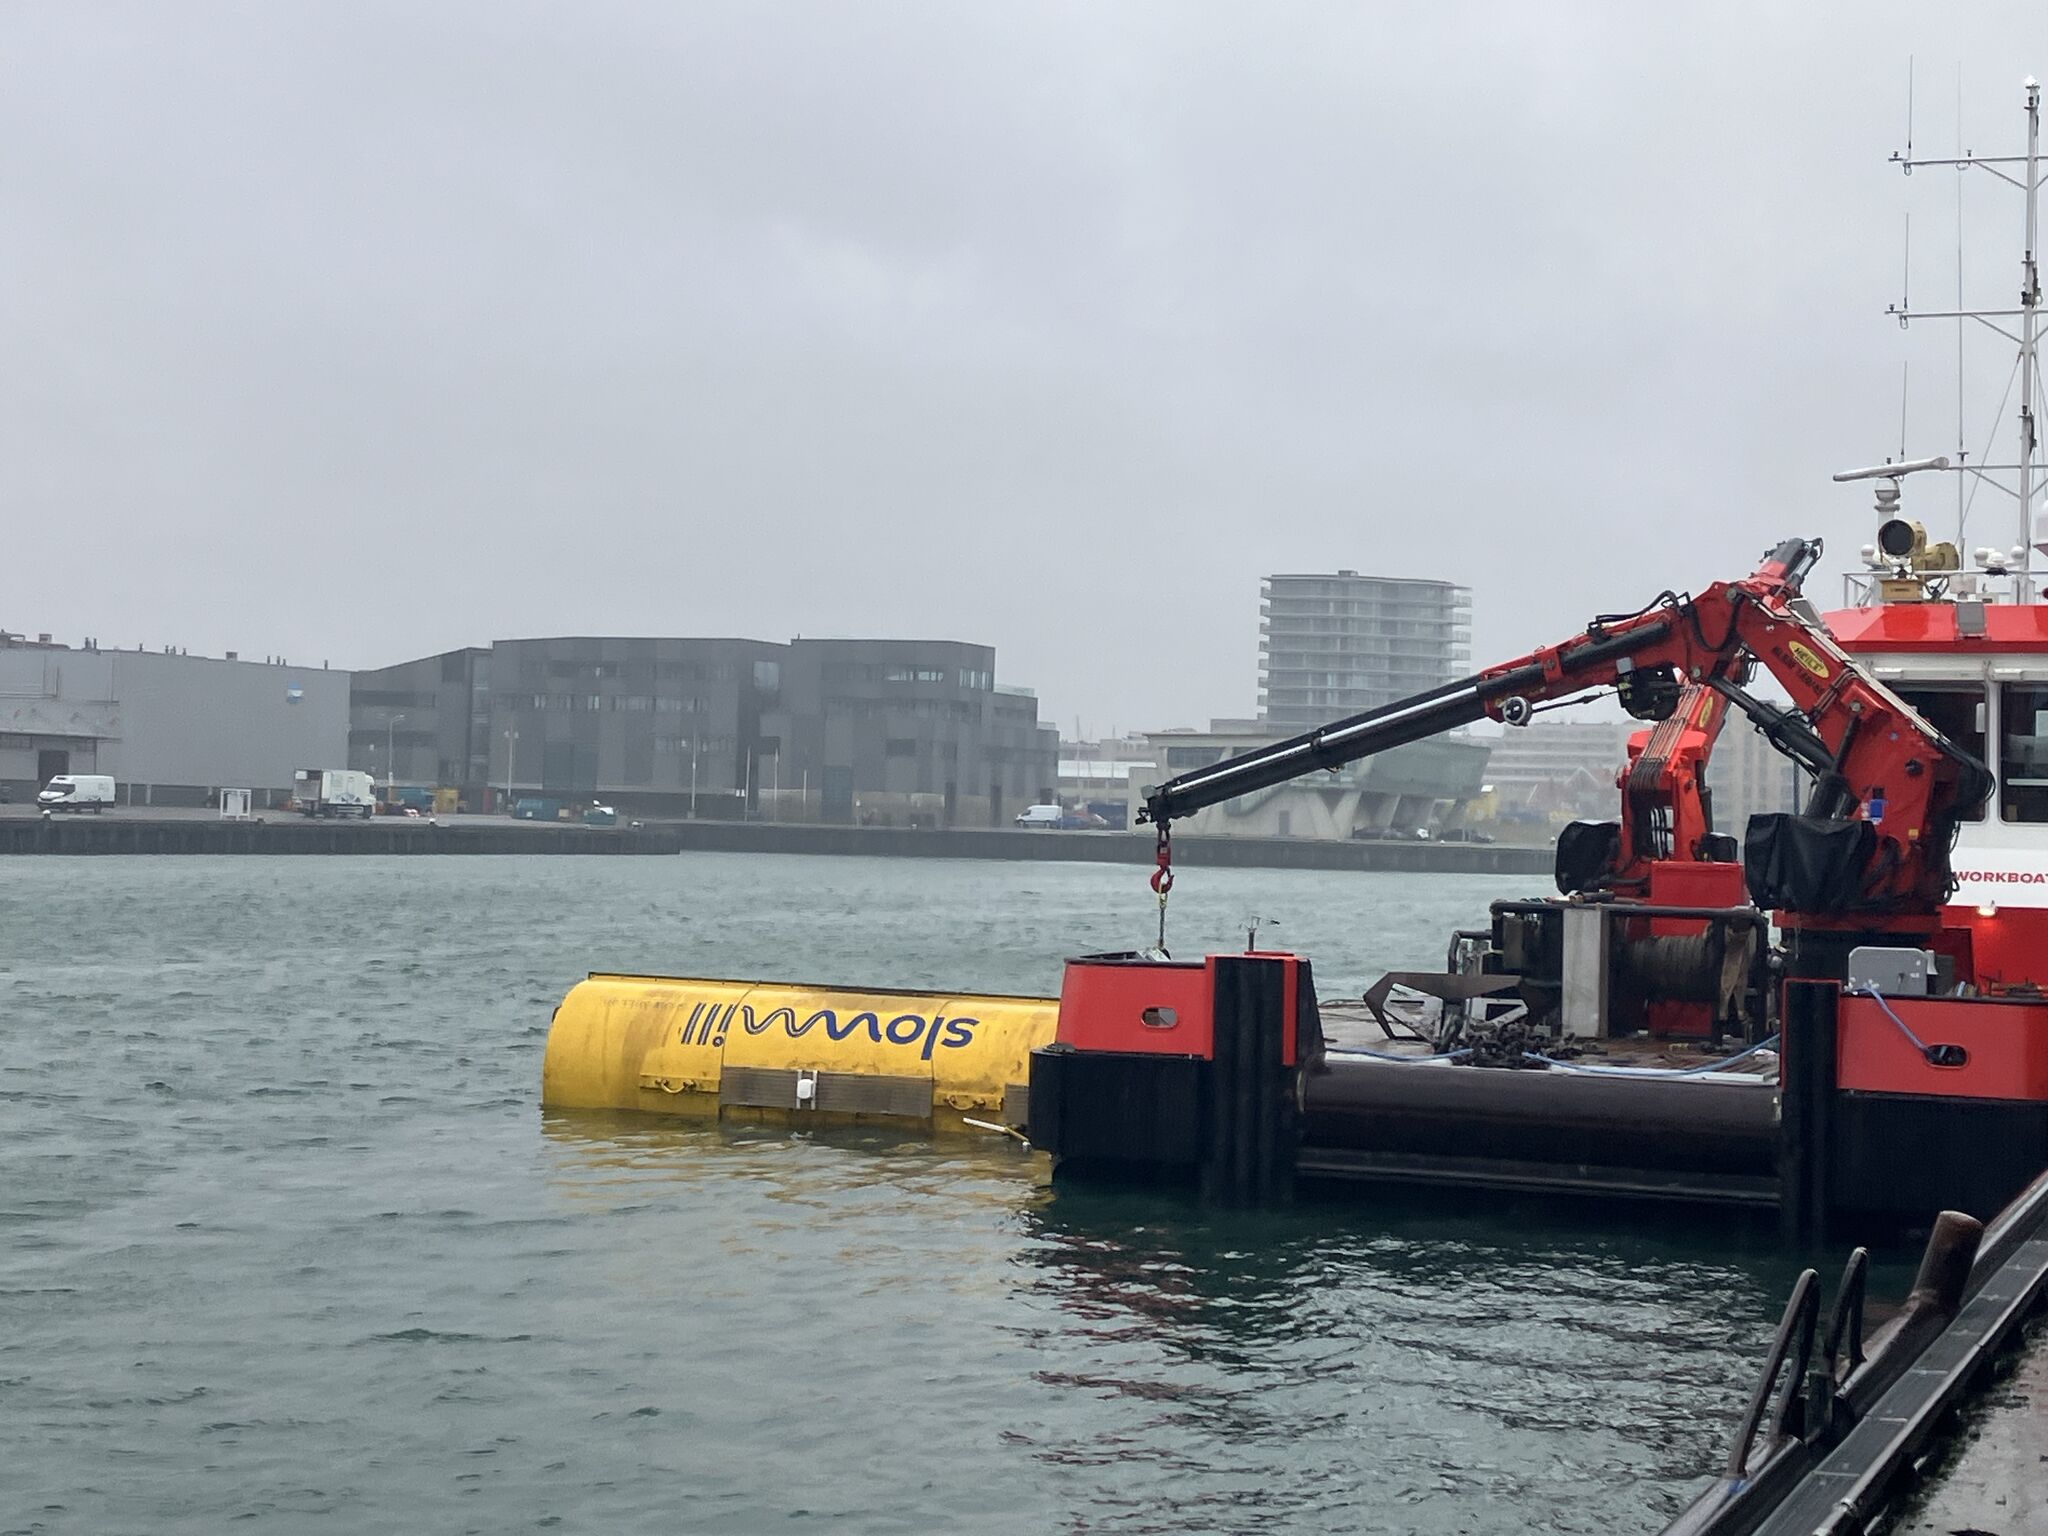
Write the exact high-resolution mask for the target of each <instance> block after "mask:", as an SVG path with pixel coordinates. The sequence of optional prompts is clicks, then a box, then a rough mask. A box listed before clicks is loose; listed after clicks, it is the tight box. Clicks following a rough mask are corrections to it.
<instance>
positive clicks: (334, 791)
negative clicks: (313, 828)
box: [292, 768, 377, 821]
mask: <svg viewBox="0 0 2048 1536" xmlns="http://www.w3.org/2000/svg"><path fill="white" fill-rule="evenodd" d="M292 803H293V804H294V805H296V806H298V808H299V814H300V815H301V816H359V817H361V818H362V819H363V820H364V821H368V820H369V819H370V817H371V816H372V815H374V814H375V812H376V809H377V791H376V789H375V787H374V786H373V785H372V784H371V782H370V776H369V775H368V774H367V773H360V772H358V771H357V770H355V769H353V768H301V769H300V770H299V771H298V772H297V773H295V774H293V775H292Z"/></svg>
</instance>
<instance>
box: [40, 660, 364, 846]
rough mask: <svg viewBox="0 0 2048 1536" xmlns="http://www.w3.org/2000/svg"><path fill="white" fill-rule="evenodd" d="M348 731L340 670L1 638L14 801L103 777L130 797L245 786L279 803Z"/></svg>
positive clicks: (175, 801)
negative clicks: (45, 788) (73, 777)
mask: <svg viewBox="0 0 2048 1536" xmlns="http://www.w3.org/2000/svg"><path fill="white" fill-rule="evenodd" d="M348 729H349V675H348V674H347V673H346V672H337V671H330V670H328V669H326V668H325V667H317V666H316V667H303V666H296V667H295V666H291V665H288V664H286V663H284V662H281V661H243V660H240V659H239V658H236V657H212V656H188V655H185V654H184V653H183V652H180V651H174V650H162V651H143V650H133V651H121V650H103V649H101V648H99V647H98V646H96V645H93V644H91V643H87V644H86V645H83V646H75V647H74V646H67V645H58V644H55V643H54V642H52V641H51V640H50V639H49V637H48V636H40V637H38V638H36V639H33V640H31V639H29V638H27V637H26V636H21V635H6V634H0V786H4V787H5V788H6V789H7V791H8V792H9V793H10V794H11V795H12V796H13V797H14V798H15V799H17V800H21V799H29V798H33V796H34V794H35V791H36V790H37V789H38V788H39V787H40V786H41V785H43V784H45V783H47V782H48V781H49V779H50V777H51V776H52V775H53V774H59V773H103V774H108V775H111V776H112V778H113V779H114V781H115V785H116V792H117V795H118V797H119V799H120V800H121V801H122V802H123V803H127V804H135V805H204V804H208V803H211V802H213V801H214V797H215V795H216V794H217V792H218V791H219V790H222V789H229V788H242V789H250V790H253V791H255V795H256V804H257V805H259V806H261V805H281V804H283V803H284V801H285V800H286V799H287V798H288V797H289V795H290V793H291V784H292V774H293V772H294V771H295V770H296V769H299V768H304V767H307V766H309V765H330V766H333V765H339V764H340V763H341V761H342V759H343V756H344V754H345V752H346V750H347V745H348Z"/></svg>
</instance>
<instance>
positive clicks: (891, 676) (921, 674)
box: [882, 667, 946, 683]
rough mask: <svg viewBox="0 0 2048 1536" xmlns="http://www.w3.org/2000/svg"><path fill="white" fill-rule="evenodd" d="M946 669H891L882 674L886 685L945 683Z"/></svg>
mask: <svg viewBox="0 0 2048 1536" xmlns="http://www.w3.org/2000/svg"><path fill="white" fill-rule="evenodd" d="M945 680H946V669H945V668H944V667H890V668H889V669H888V670H887V671H885V672H884V673H883V674H882V681H883V682H885V683H943V682H944V681H945Z"/></svg>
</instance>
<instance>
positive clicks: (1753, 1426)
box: [1723, 1269, 1820, 1480]
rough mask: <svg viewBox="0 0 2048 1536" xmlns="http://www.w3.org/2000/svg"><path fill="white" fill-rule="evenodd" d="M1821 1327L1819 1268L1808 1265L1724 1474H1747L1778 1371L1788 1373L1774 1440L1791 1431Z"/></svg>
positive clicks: (1775, 1419)
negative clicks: (1752, 1444)
mask: <svg viewBox="0 0 2048 1536" xmlns="http://www.w3.org/2000/svg"><path fill="white" fill-rule="evenodd" d="M1819 1326H1820V1272H1819V1271H1818V1270H1812V1269H1809V1270H1806V1271H1804V1272H1802V1273H1801V1274H1800V1276H1799V1281H1798V1283H1797V1284H1796V1285H1794V1286H1793V1287H1792V1298H1791V1300H1789V1301H1787V1302H1786V1303H1785V1315H1784V1317H1783V1318H1782V1319H1781V1320H1780V1321H1779V1323H1778V1335H1777V1337H1776V1338H1775V1339H1774V1340H1772V1342H1771V1353H1770V1355H1769V1357H1768V1359H1767V1360H1766V1361H1765V1363H1764V1370H1763V1375H1762V1376H1760V1377H1759V1378H1758V1379H1757V1384H1756V1391H1755V1392H1753V1393H1752V1394H1751V1395H1750V1399H1749V1407H1748V1408H1747V1409H1746V1410H1745V1411H1744V1412H1743V1415H1742V1423H1741V1424H1740V1426H1738V1428H1737V1429H1736V1432H1735V1443H1734V1444H1733V1445H1732V1446H1730V1447H1729V1449H1728V1463H1727V1466H1726V1467H1724V1468H1723V1475H1724V1476H1727V1477H1731V1478H1735V1479H1738V1480H1739V1479H1742V1478H1745V1477H1747V1476H1748V1475H1749V1448H1750V1444H1751V1442H1752V1441H1754V1440H1755V1439H1756V1432H1757V1430H1758V1428H1759V1427H1761V1425H1762V1424H1763V1420H1764V1413H1765V1411H1766V1410H1767V1409H1768V1408H1769V1406H1770V1401H1771V1392H1772V1389H1773V1388H1775V1387H1776V1386H1777V1384H1778V1378H1779V1376H1780V1375H1785V1376H1786V1381H1785V1388H1784V1391H1783V1393H1782V1394H1781V1395H1780V1398H1779V1402H1778V1411H1777V1412H1776V1413H1775V1414H1774V1415H1772V1419H1773V1422H1772V1426H1771V1438H1772V1439H1774V1440H1776V1439H1781V1438H1783V1437H1784V1436H1785V1435H1786V1434H1787V1433H1789V1432H1790V1429H1791V1424H1792V1419H1793V1416H1794V1414H1795V1413H1797V1411H1798V1406H1797V1405H1798V1404H1799V1403H1800V1401H1801V1391H1802V1388H1803V1386H1804V1383H1805V1380H1806V1362H1807V1360H1808V1358H1809V1357H1810V1356H1811V1355H1812V1354H1813V1336H1814V1334H1815V1332H1816V1331H1817V1330H1818V1328H1819ZM1795 1351H1796V1359H1795ZM1788 1361H1790V1362H1791V1363H1792V1369H1791V1371H1790V1372H1789V1374H1788V1373H1786V1371H1785V1367H1786V1364H1787V1362H1788Z"/></svg>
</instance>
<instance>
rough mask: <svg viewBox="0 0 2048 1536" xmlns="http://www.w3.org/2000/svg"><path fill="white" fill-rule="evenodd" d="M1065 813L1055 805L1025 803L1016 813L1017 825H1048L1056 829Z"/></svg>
mask: <svg viewBox="0 0 2048 1536" xmlns="http://www.w3.org/2000/svg"><path fill="white" fill-rule="evenodd" d="M1065 815H1066V812H1064V811H1062V810H1061V809H1060V808H1059V807H1058V806H1056V805H1027V806H1025V807H1024V809H1023V810H1021V811H1019V812H1018V813H1017V825H1018V826H1020V827H1050V828H1053V829H1055V830H1056V829H1057V828H1058V827H1059V824H1060V821H1061V820H1062V818H1063V817H1064V816H1065Z"/></svg>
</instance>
